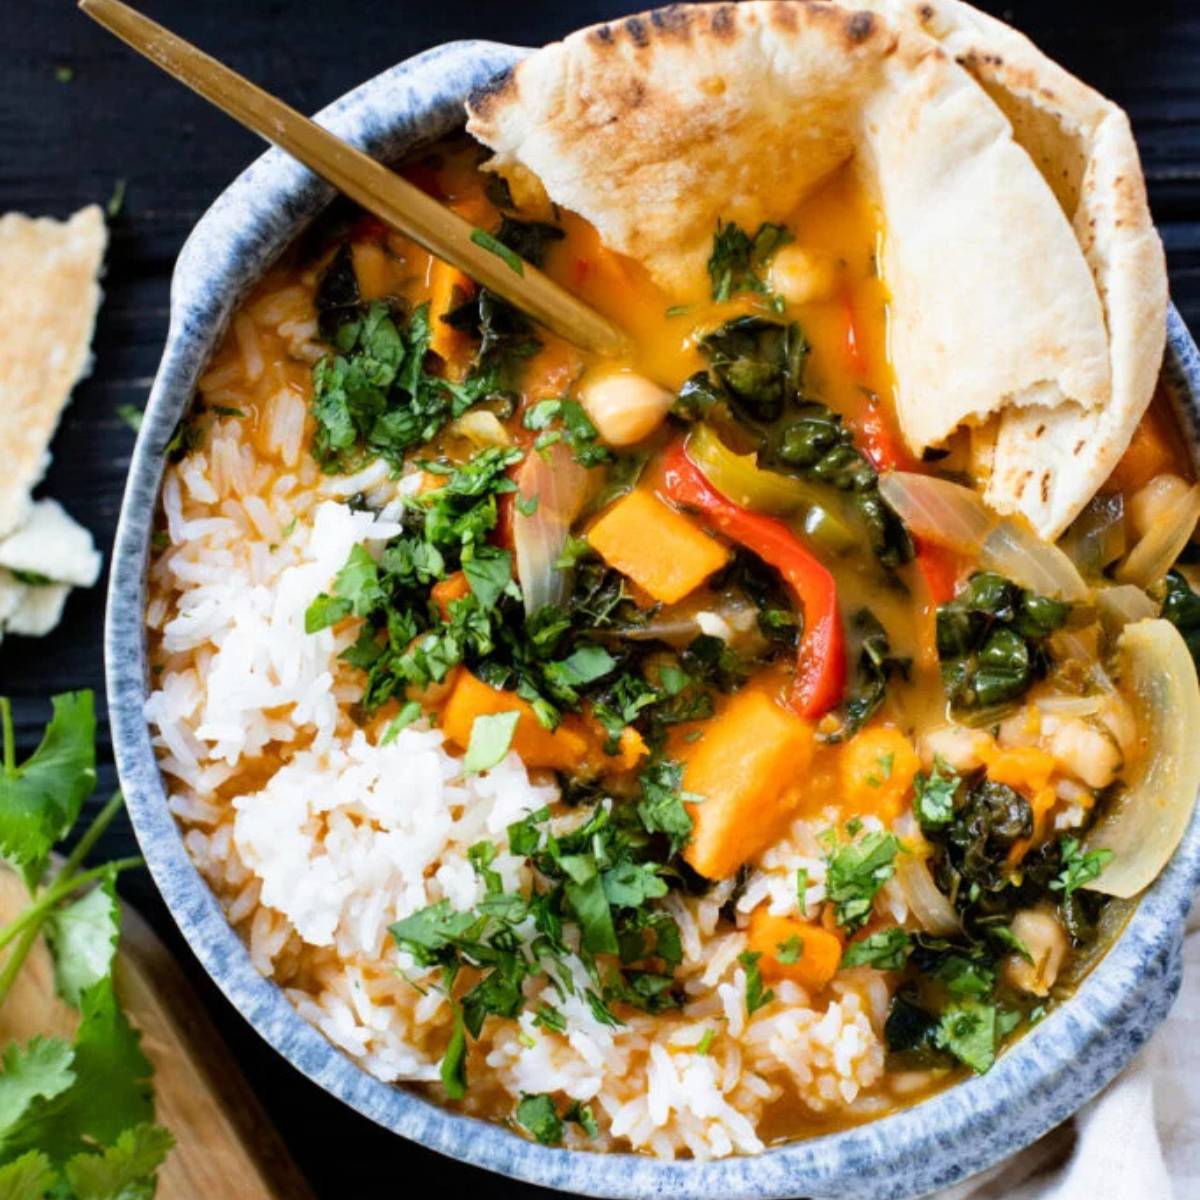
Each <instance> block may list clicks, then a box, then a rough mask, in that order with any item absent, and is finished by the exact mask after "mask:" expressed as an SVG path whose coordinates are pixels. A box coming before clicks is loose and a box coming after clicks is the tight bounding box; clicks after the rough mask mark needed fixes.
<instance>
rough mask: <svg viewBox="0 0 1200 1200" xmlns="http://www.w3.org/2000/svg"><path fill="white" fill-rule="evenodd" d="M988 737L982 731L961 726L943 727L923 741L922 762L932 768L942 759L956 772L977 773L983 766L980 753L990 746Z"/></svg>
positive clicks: (930, 733) (928, 734) (932, 732)
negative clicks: (936, 761)
mask: <svg viewBox="0 0 1200 1200" xmlns="http://www.w3.org/2000/svg"><path fill="white" fill-rule="evenodd" d="M988 741H989V739H988V735H987V734H986V733H984V732H983V731H982V730H980V729H965V728H963V727H962V726H961V725H943V726H942V727H941V728H940V729H934V730H932V731H931V732H929V733H927V734H926V735H925V736H924V737H923V738H922V739H921V760H922V762H924V763H925V765H926V766H931V765H932V764H933V762H934V760H935V759H938V758H940V759H942V761H943V762H945V764H946V765H947V766H948V767H950V768H951V770H954V771H977V770H978V769H979V768H980V767H982V766H983V759H982V757H981V756H980V751H981V750H982V749H984V748H985V747H986V746H987V744H988Z"/></svg>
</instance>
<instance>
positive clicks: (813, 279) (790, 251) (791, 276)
mask: <svg viewBox="0 0 1200 1200" xmlns="http://www.w3.org/2000/svg"><path fill="white" fill-rule="evenodd" d="M770 280H771V289H772V291H775V292H778V293H779V295H781V296H782V297H783V298H784V299H785V300H786V301H787V302H788V303H789V304H811V303H812V302H813V301H814V300H826V299H828V298H829V297H830V296H831V295H832V294H833V290H834V287H835V286H836V283H837V280H836V277H835V272H834V266H833V263H831V262H830V261H829V259H828V258H825V257H823V256H821V255H818V254H815V253H814V252H813V251H811V250H806V249H805V248H804V247H803V246H798V245H796V243H795V242H793V243H791V244H790V245H787V246H784V247H783V248H782V249H781V250H779V251H778V253H776V255H775V257H774V258H773V259H772V260H771V271H770Z"/></svg>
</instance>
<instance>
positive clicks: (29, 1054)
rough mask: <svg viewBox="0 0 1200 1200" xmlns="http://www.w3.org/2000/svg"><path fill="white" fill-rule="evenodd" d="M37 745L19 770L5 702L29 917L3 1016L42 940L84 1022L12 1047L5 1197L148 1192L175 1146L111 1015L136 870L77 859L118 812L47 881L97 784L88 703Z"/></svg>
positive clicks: (2, 1163)
mask: <svg viewBox="0 0 1200 1200" xmlns="http://www.w3.org/2000/svg"><path fill="white" fill-rule="evenodd" d="M53 707H54V713H53V716H52V718H51V720H50V723H49V725H48V726H47V728H46V731H45V734H44V736H43V738H42V741H41V744H40V745H39V747H38V748H37V750H35V751H34V753H33V754H32V755H31V756H30V757H29V758H28V759H26V760H25V762H24V763H22V764H20V765H19V766H18V764H17V763H16V754H15V746H14V742H13V730H12V718H11V710H10V707H9V702H8V701H7V700H6V699H2V698H0V717H2V725H3V741H4V747H3V749H4V775H3V779H2V780H0V838H2V840H3V845H2V847H0V849H2V850H3V853H4V855H5V856H6V857H7V858H8V859H9V860H10V861H11V862H13V863H14V864H15V865H18V866H20V867H21V869H22V872H23V874H24V876H25V878H26V881H27V883H28V885H29V887H30V890H31V895H30V900H29V903H28V904H27V906H26V907H25V909H24V910H23V911H22V912H20V913H19V914H18V915H17V916H16V917H15V918H14V919H13V920H11V921H10V922H9V923H8V924H7V925H5V926H4V927H3V928H0V949H3V950H4V951H5V958H4V963H3V968H2V969H0V1004H3V1002H4V999H5V998H6V997H7V996H8V994H9V992H10V990H11V988H12V986H13V984H14V982H15V981H16V979H17V978H18V976H19V974H20V971H21V969H22V966H23V965H24V963H25V960H26V957H27V955H28V954H29V951H30V950H31V949H32V947H33V946H34V944H35V942H36V940H37V937H38V935H39V934H40V933H43V932H44V933H45V934H46V937H47V942H48V944H49V946H50V949H51V952H52V955H53V959H54V969H55V980H56V984H57V988H58V991H59V994H60V995H61V996H62V997H63V999H64V1000H65V1001H67V1002H68V1003H69V1004H71V1005H72V1006H73V1007H75V1008H76V1009H78V1010H79V1013H80V1021H79V1026H78V1028H77V1030H76V1033H75V1036H74V1039H73V1040H72V1041H70V1042H68V1041H65V1040H63V1039H59V1038H34V1039H33V1040H31V1041H30V1042H28V1043H27V1044H26V1045H24V1046H18V1045H15V1044H9V1045H8V1046H6V1047H5V1049H4V1052H3V1058H2V1065H3V1072H2V1073H0V1194H2V1195H4V1196H13V1197H25V1196H28V1197H30V1200H41V1197H43V1196H44V1195H46V1194H53V1195H55V1196H59V1195H61V1196H63V1197H67V1196H70V1197H73V1198H74V1200H101V1198H105V1200H107V1198H109V1197H120V1198H128V1200H140V1198H141V1197H148V1196H151V1195H152V1194H153V1192H154V1179H155V1174H156V1172H157V1170H158V1167H159V1165H160V1164H161V1163H162V1161H163V1159H164V1158H165V1157H166V1154H167V1152H168V1151H169V1150H170V1148H171V1144H172V1141H171V1136H170V1134H169V1133H167V1132H166V1130H163V1129H160V1128H158V1127H157V1126H155V1125H154V1124H153V1120H154V1105H153V1099H152V1092H151V1088H150V1074H151V1067H150V1063H149V1062H148V1061H147V1059H146V1057H145V1055H144V1054H143V1053H142V1051H141V1049H140V1047H139V1044H138V1040H139V1039H138V1034H137V1033H136V1031H135V1030H134V1029H133V1028H132V1026H131V1025H130V1024H129V1022H128V1021H127V1020H126V1018H125V1016H124V1014H123V1013H122V1012H121V1009H120V1007H119V1006H118V1004H117V999H116V994H115V991H114V987H113V979H112V964H113V958H114V955H115V952H116V942H117V936H118V933H119V929H120V923H119V914H118V908H117V896H116V890H115V886H114V885H115V881H116V878H117V875H118V874H119V873H120V872H121V871H122V870H125V869H126V868H129V867H134V866H137V865H140V862H141V860H140V859H136V858H135V859H121V860H118V861H116V862H112V863H107V864H105V865H103V866H99V867H92V868H86V867H84V865H83V863H84V860H85V858H86V857H87V856H88V854H89V853H90V852H91V850H92V849H93V847H94V846H95V844H96V842H97V840H98V839H99V837H100V836H101V834H102V833H103V832H104V830H105V829H106V828H107V827H108V825H109V824H110V822H111V821H112V819H113V817H114V816H115V815H116V814H117V812H118V811H119V810H120V808H121V798H120V796H119V795H118V796H114V797H113V798H112V799H111V800H110V801H109V802H108V803H107V804H105V805H104V806H103V807H102V808H101V809H100V812H99V813H98V814H97V816H96V818H95V819H94V820H93V822H92V824H91V825H90V827H89V828H88V829H87V830H86V831H85V832H84V833H83V835H82V837H80V838H79V840H78V841H77V842H76V845H75V848H74V849H73V850H72V852H71V854H70V855H69V856H68V857H67V859H66V860H65V862H64V863H63V865H62V866H61V868H59V869H58V870H57V872H56V873H54V874H53V875H52V876H51V877H50V878H48V879H44V878H43V877H44V876H45V875H46V868H47V865H48V860H49V852H50V849H51V847H52V846H53V845H54V843H55V842H56V841H58V840H59V839H61V838H62V837H64V836H65V835H66V834H67V833H68V832H69V831H70V828H71V826H72V825H73V824H74V822H75V820H76V818H77V817H78V815H79V812H80V810H81V808H82V805H83V802H84V800H86V799H87V797H88V796H89V795H90V794H91V791H92V789H93V787H94V785H95V780H96V774H95V766H94V764H95V749H94V745H93V737H94V732H95V717H94V708H93V701H92V695H91V693H90V692H76V693H68V694H66V695H62V696H56V697H54V698H53Z"/></svg>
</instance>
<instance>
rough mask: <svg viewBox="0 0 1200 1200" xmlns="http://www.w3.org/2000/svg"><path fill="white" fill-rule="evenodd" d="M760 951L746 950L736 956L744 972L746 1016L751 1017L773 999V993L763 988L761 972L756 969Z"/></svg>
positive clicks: (760, 956)
mask: <svg viewBox="0 0 1200 1200" xmlns="http://www.w3.org/2000/svg"><path fill="white" fill-rule="evenodd" d="M760 958H762V953H761V951H758V950H746V951H743V952H742V953H741V954H739V955H738V962H740V963H741V964H742V967H743V968H744V969H745V972H746V1016H748V1017H752V1016H754V1014H755V1013H756V1012H758V1010H759V1009H760V1008H762V1007H763V1006H764V1005H767V1004H770V1003H771V1001H772V1000H774V999H775V993H774V991H772V990H770V989H767V990H764V988H763V981H762V972H760V971H759V969H758V960H759V959H760Z"/></svg>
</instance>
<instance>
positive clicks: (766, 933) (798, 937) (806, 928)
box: [748, 908, 842, 992]
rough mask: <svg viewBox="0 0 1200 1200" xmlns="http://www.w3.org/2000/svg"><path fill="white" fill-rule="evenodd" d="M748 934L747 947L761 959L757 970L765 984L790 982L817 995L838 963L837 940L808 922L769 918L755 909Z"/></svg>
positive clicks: (766, 913)
mask: <svg viewBox="0 0 1200 1200" xmlns="http://www.w3.org/2000/svg"><path fill="white" fill-rule="evenodd" d="M748 932H749V935H750V941H749V947H748V948H749V949H750V951H751V952H757V953H758V954H760V955H761V956H762V957H761V958H760V959H759V961H758V969H759V971H760V972H761V974H762V977H763V979H764V980H766V981H767V982H768V983H770V982H771V981H773V980H777V979H791V980H793V981H794V982H796V983H798V984H800V986H801V987H806V988H808V990H809V991H810V992H819V991H820V990H821V989H822V988H823V987H824V986H825V985H826V984H827V983H828V982H829V981H830V980H831V979H832V978H833V977H834V975H835V974H836V973H837V969H838V964H839V963H840V962H841V961H842V942H841V939H840V938H839V937H838V936H837V934H835V933H830V932H829V930H828V929H825V928H824V927H823V926H821V925H815V924H813V923H812V922H811V921H801V920H799V919H798V918H797V917H773V916H772V915H771V914H770V913H769V912H767V910H766V909H765V908H756V909H755V910H754V912H752V913H751V914H750V928H749V931H748ZM781 955H782V958H781V957H780V956H781Z"/></svg>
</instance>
